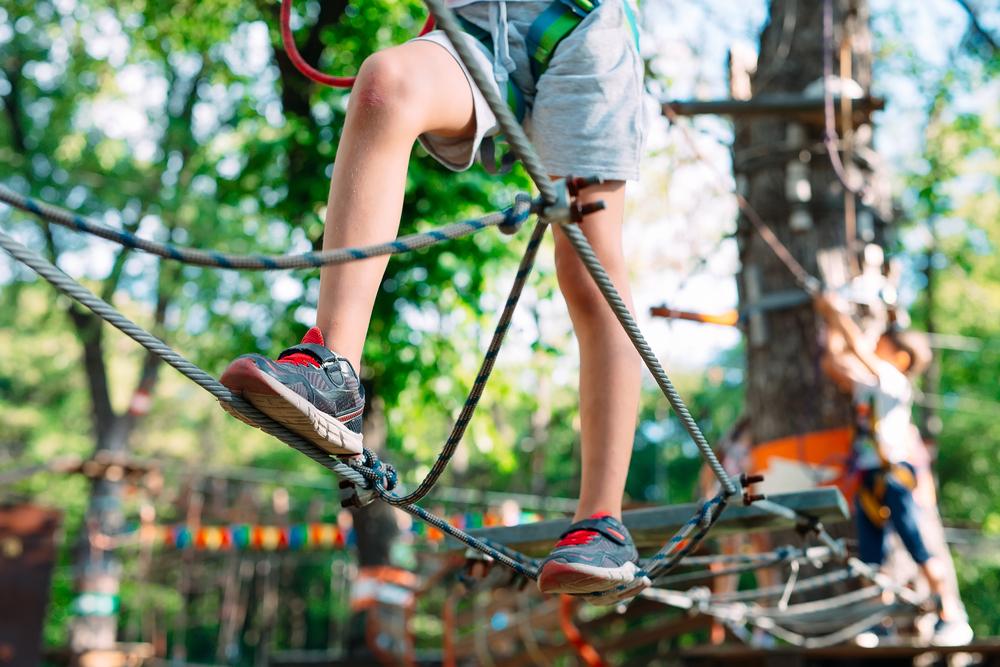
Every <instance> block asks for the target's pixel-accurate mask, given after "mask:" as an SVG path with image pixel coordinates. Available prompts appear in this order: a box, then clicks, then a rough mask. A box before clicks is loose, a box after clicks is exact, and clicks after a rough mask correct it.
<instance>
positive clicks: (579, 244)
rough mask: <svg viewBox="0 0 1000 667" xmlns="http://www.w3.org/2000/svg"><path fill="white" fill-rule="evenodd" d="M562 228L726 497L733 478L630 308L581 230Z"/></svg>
mask: <svg viewBox="0 0 1000 667" xmlns="http://www.w3.org/2000/svg"><path fill="white" fill-rule="evenodd" d="M562 230H563V232H564V233H565V234H566V236H567V238H569V240H570V243H572V244H573V247H574V248H575V249H576V253H577V255H579V256H580V260H581V261H582V262H583V264H584V266H586V267H587V271H589V272H590V275H591V277H593V279H594V282H595V283H597V287H598V288H599V289H600V290H601V294H603V295H604V299H605V300H606V301H607V302H608V305H609V306H611V310H612V311H614V313H615V316H616V317H617V318H618V321H619V322H621V325H622V327H623V328H624V329H625V333H626V334H628V337H629V338H630V339H631V340H632V344H633V345H634V346H635V349H636V350H637V351H638V352H639V356H641V357H642V360H643V361H644V362H645V364H646V368H648V369H649V372H650V373H651V374H652V375H653V379H654V380H656V384H657V385H659V387H660V390H661V391H662V392H663V395H664V396H666V397H667V401H668V402H669V403H670V407H672V408H673V409H674V412H675V413H676V414H677V417H678V419H680V421H681V425H682V426H683V427H684V430H685V431H687V432H688V435H689V436H691V439H692V440H693V441H694V443H695V444H696V445H697V446H698V449H700V450H701V453H702V456H704V457H705V461H706V462H707V463H708V465H709V467H711V469H712V472H713V473H715V476H716V478H718V480H719V483H720V484H721V485H722V488H723V489H724V490H725V492H726V496H727V497H729V496H732V495H735V494H736V493H737V488H736V485H735V484H734V483H733V480H732V479H730V477H729V475H728V474H726V471H725V469H724V468H723V467H722V464H721V463H719V459H718V458H717V457H716V455H715V452H714V451H712V447H711V446H710V445H709V444H708V441H707V440H706V439H705V436H704V434H703V433H702V432H701V429H700V428H699V427H698V424H697V423H696V422H695V420H694V418H693V417H692V416H691V413H690V411H688V408H687V405H685V403H684V399H683V398H681V395H680V394H679V393H678V392H677V389H676V388H675V387H674V383H673V382H671V381H670V377H669V376H668V375H667V373H666V371H664V370H663V366H662V365H660V360H659V359H657V358H656V354H654V353H653V350H652V349H651V348H650V347H649V344H648V343H647V342H646V338H645V337H644V336H643V335H642V330H641V329H639V325H638V324H637V323H636V321H635V318H634V317H632V313H631V311H629V309H628V306H626V305H625V301H623V300H622V297H621V295H620V294H619V293H618V289H617V288H616V287H615V285H614V283H613V282H612V281H611V277H610V276H609V275H608V273H607V271H606V270H605V269H604V266H603V265H602V264H601V261H600V260H599V259H598V258H597V255H596V254H595V253H594V249H593V247H592V246H591V245H590V241H588V240H587V237H586V236H584V234H583V231H582V230H581V229H580V228H579V227H577V226H576V225H573V224H566V225H562Z"/></svg>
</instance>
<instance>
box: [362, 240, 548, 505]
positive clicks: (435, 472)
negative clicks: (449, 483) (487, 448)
mask: <svg viewBox="0 0 1000 667" xmlns="http://www.w3.org/2000/svg"><path fill="white" fill-rule="evenodd" d="M547 228H548V225H547V224H545V223H544V222H541V221H539V222H538V223H536V225H535V229H534V231H533V232H532V234H531V238H530V239H529V240H528V246H527V248H526V249H525V251H524V255H523V256H522V257H521V263H520V265H519V266H518V269H517V273H516V274H515V276H514V283H513V285H511V288H510V293H509V295H508V296H507V301H506V303H505V304H504V307H503V311H502V312H501V314H500V318H499V319H498V320H497V325H496V328H495V329H494V331H493V338H492V339H491V340H490V344H489V347H488V348H487V349H486V354H485V355H483V361H482V363H481V365H480V367H479V373H478V374H477V375H476V379H475V381H474V382H473V384H472V388H471V389H470V390H469V395H468V398H466V399H465V405H463V406H462V412H461V413H460V414H459V415H458V419H457V420H456V421H455V424H454V426H453V427H452V430H451V435H449V436H448V440H447V441H446V442H445V444H444V447H442V449H441V452H440V453H439V454H438V457H437V460H436V461H435V462H434V465H433V467H432V468H431V470H430V472H428V473H427V476H426V477H424V479H423V481H421V482H420V484H419V485H417V488H416V489H414V490H413V492H412V493H408V494H406V495H405V496H398V495H396V494H393V493H389V492H388V491H385V490H381V489H380V487H379V486H376V487H375V490H376V492H377V493H378V494H379V497H380V498H381V499H382V500H384V501H385V502H387V503H389V504H390V505H395V506H400V505H407V504H410V503H414V502H417V501H418V500H420V499H421V498H423V497H424V496H426V495H427V494H428V493H429V492H430V491H431V489H433V488H434V485H435V484H436V483H437V481H438V479H439V478H440V477H441V474H442V473H443V472H444V471H445V469H446V468H447V466H448V463H449V462H450V461H451V458H452V456H454V454H455V451H456V450H457V449H458V445H459V443H460V442H461V441H462V437H463V436H464V435H465V430H466V427H467V426H468V425H469V422H470V421H471V420H472V415H473V414H474V413H475V411H476V407H477V406H478V405H479V399H480V398H481V397H482V395H483V390H484V389H485V388H486V383H487V381H488V380H489V379H490V375H491V373H492V372H493V366H494V364H495V363H496V359H497V355H498V354H499V353H500V348H501V346H502V345H503V341H504V337H505V336H506V334H507V330H508V329H509V328H510V322H511V319H512V318H513V316H514V309H515V308H516V307H517V303H518V301H519V299H520V298H521V293H522V291H523V290H524V284H525V282H526V281H527V279H528V275H529V274H530V273H531V269H532V267H533V266H534V264H535V258H536V257H537V255H538V247H539V246H540V245H541V242H542V239H543V238H544V236H545V230H546V229H547Z"/></svg>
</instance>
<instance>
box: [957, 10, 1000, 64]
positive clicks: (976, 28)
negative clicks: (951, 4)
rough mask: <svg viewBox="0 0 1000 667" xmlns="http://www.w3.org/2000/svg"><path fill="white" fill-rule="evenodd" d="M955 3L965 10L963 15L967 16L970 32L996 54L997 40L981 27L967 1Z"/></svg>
mask: <svg viewBox="0 0 1000 667" xmlns="http://www.w3.org/2000/svg"><path fill="white" fill-rule="evenodd" d="M955 2H957V3H958V4H959V5H960V6H961V7H962V9H964V10H965V13H966V14H968V16H969V27H970V28H972V32H974V33H976V34H977V35H979V36H980V37H982V38H983V40H985V41H986V43H987V44H989V45H990V49H992V51H993V53H994V54H996V52H997V51H998V50H1000V47H998V46H997V40H996V39H994V37H993V35H991V34H990V32H989V31H988V30H987V29H986V28H985V27H983V24H982V23H980V22H979V16H978V15H977V14H976V10H975V9H974V8H973V7H972V5H970V4H969V2H968V0H955Z"/></svg>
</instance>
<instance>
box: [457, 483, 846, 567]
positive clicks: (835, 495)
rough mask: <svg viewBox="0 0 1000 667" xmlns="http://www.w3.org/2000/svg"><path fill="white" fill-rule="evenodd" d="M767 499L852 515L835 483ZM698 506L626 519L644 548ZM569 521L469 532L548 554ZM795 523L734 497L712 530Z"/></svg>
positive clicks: (831, 517) (827, 515)
mask: <svg viewBox="0 0 1000 667" xmlns="http://www.w3.org/2000/svg"><path fill="white" fill-rule="evenodd" d="M768 500H771V501H772V502H775V503H778V504H780V505H784V506H785V507H788V508H789V509H792V510H795V511H796V512H799V513H801V514H804V515H806V516H809V517H813V518H816V519H819V520H821V521H839V520H843V519H846V518H847V517H848V516H850V513H849V510H848V506H847V501H846V500H845V499H844V496H843V494H841V492H840V491H839V490H838V489H834V488H822V489H812V490H809V491H800V492H797V493H782V494H775V495H773V496H770V497H769V498H768ZM699 507H700V504H699V503H687V504H684V505H669V506H666V507H649V508H644V509H638V510H630V511H627V512H625V515H624V516H623V517H622V519H623V521H624V523H625V526H626V527H627V528H628V529H629V532H630V533H632V538H633V539H634V540H635V542H636V546H637V547H638V548H639V549H640V550H643V549H657V548H659V547H661V546H663V543H664V542H666V541H667V540H668V539H669V538H670V536H671V535H673V534H674V533H675V532H676V531H677V530H678V529H679V528H680V527H681V526H682V525H684V523H686V522H687V521H688V519H690V518H691V517H692V516H693V515H694V513H695V512H696V511H698V508H699ZM569 524H570V520H569V519H552V520H549V521H539V522H537V523H529V524H524V525H521V526H499V527H494V528H482V529H479V530H474V531H471V532H472V534H473V535H475V536H476V537H485V538H487V539H490V540H493V541H495V542H498V543H500V544H503V545H506V546H509V547H511V548H514V549H517V550H518V551H521V552H524V553H527V554H529V555H545V554H546V553H548V551H549V550H550V549H551V548H552V544H553V543H554V542H555V541H556V540H558V539H559V536H560V535H561V534H562V533H563V531H565V530H566V528H568V527H569ZM791 527H794V522H793V521H791V520H789V519H787V518H784V517H778V516H774V515H773V514H771V513H769V512H766V511H764V510H762V509H760V508H758V507H754V506H753V505H751V506H749V507H746V506H744V505H742V504H740V503H739V502H736V503H733V504H731V505H730V506H729V507H728V508H727V509H726V511H725V512H723V514H722V517H721V518H720V519H719V521H718V523H717V524H716V525H715V528H714V529H713V533H712V534H714V535H721V534H725V533H727V532H735V531H756V530H778V529H782V528H791ZM452 544H453V545H454V546H455V548H456V549H457V548H459V543H458V542H452Z"/></svg>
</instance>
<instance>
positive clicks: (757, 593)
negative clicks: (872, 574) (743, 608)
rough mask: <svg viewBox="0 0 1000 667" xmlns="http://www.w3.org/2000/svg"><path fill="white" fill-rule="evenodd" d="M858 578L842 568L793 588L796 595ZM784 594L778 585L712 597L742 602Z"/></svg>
mask: <svg viewBox="0 0 1000 667" xmlns="http://www.w3.org/2000/svg"><path fill="white" fill-rule="evenodd" d="M857 576H858V573H857V572H855V571H854V570H853V569H852V568H844V569H841V570H835V571H833V572H828V573H826V574H820V575H816V576H815V577H810V578H808V579H803V580H802V581H800V582H798V584H797V585H796V586H795V590H796V592H798V593H801V592H803V591H811V590H815V589H817V588H823V587H824V586H829V585H830V584H836V583H839V582H841V581H846V580H848V579H853V578H855V577H857ZM784 592H785V585H784V584H778V585H775V586H768V587H765V588H757V589H754V590H750V591H735V592H733V593H717V594H715V595H713V596H712V598H711V599H712V601H713V602H742V601H745V600H759V599H765V598H777V597H781V595H782V594H783V593H784Z"/></svg>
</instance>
